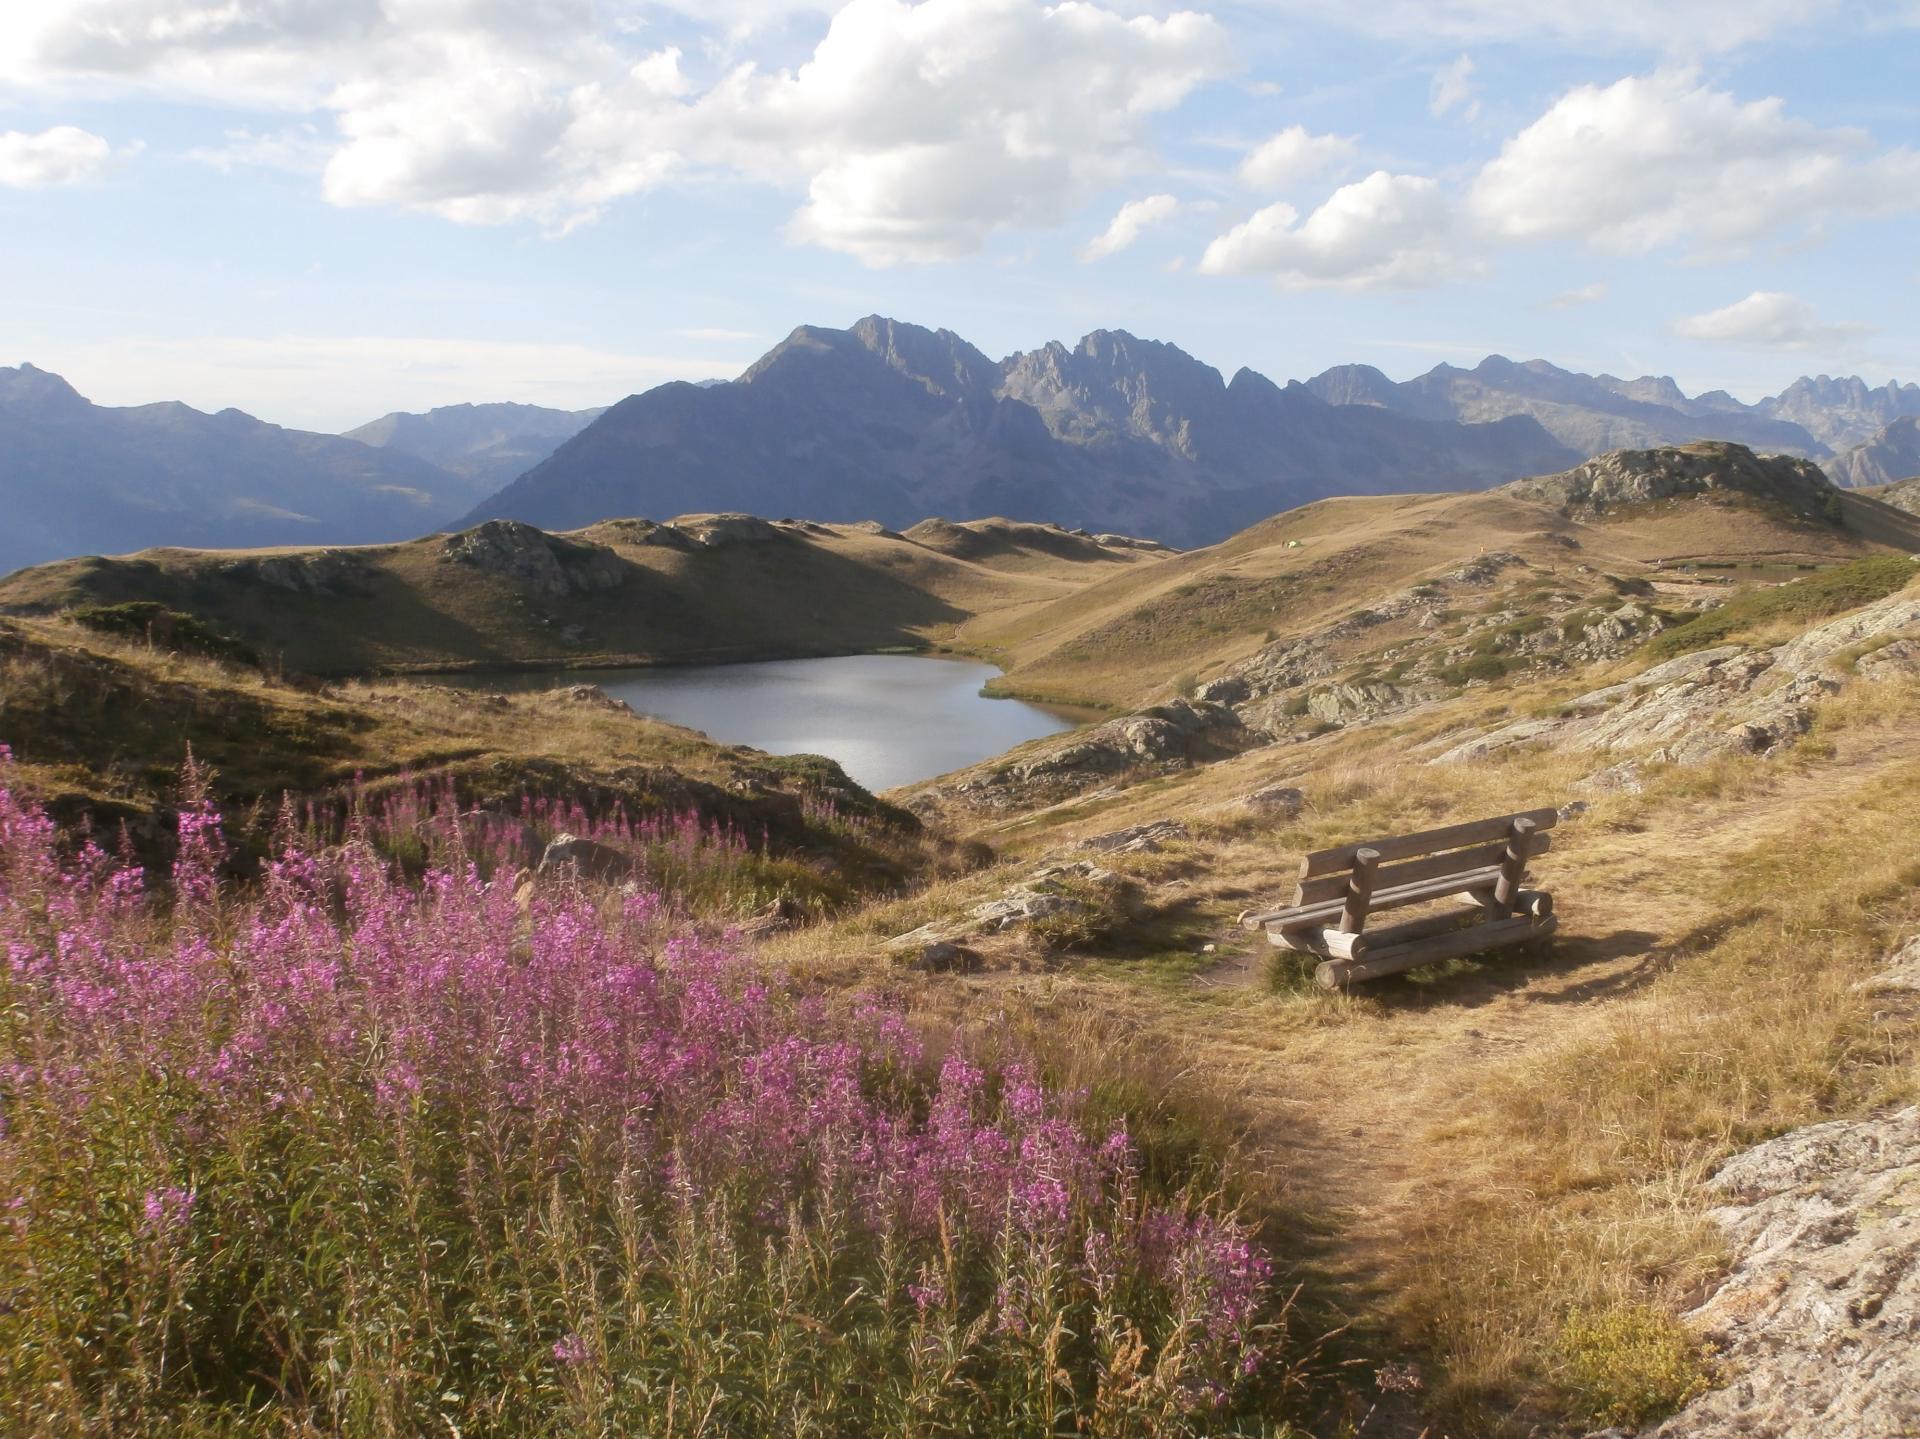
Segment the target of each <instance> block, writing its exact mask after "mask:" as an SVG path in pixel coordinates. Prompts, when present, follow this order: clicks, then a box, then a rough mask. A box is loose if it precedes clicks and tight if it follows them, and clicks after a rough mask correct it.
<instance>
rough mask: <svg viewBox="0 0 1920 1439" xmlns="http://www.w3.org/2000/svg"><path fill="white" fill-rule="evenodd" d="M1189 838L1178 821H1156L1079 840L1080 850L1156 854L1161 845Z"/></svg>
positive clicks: (1104, 852)
mask: <svg viewBox="0 0 1920 1439" xmlns="http://www.w3.org/2000/svg"><path fill="white" fill-rule="evenodd" d="M1190 837H1191V835H1190V833H1189V831H1188V829H1187V827H1186V826H1185V825H1184V824H1181V823H1180V822H1179V821H1178V820H1171V819H1157V820H1154V821H1153V822H1152V823H1150V824H1136V825H1134V826H1132V827H1131V828H1129V829H1116V830H1113V831H1112V832H1110V833H1108V834H1096V835H1093V836H1091V837H1090V838H1087V839H1083V840H1081V841H1080V848H1081V849H1091V850H1097V851H1099V852H1100V853H1102V854H1158V853H1160V847H1161V845H1162V844H1163V843H1166V842H1169V841H1172V840H1181V839H1188V838H1190Z"/></svg>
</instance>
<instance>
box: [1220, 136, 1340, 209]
mask: <svg viewBox="0 0 1920 1439" xmlns="http://www.w3.org/2000/svg"><path fill="white" fill-rule="evenodd" d="M1354 144H1355V142H1354V140H1353V138H1352V137H1351V136H1347V135H1314V134H1310V133H1308V131H1307V127H1306V126H1304V125H1290V126H1288V127H1287V128H1286V129H1284V130H1282V131H1281V132H1280V133H1279V134H1277V135H1274V136H1272V137H1271V138H1270V139H1267V140H1263V141H1261V142H1260V143H1259V144H1258V145H1256V146H1254V147H1253V149H1251V150H1249V151H1248V152H1247V158H1246V159H1244V160H1242V161H1241V162H1240V179H1241V181H1242V182H1243V183H1244V184H1247V185H1250V186H1252V187H1253V188H1254V189H1256V190H1264V191H1266V192H1268V193H1269V194H1275V193H1278V192H1279V191H1282V190H1285V189H1287V188H1288V187H1289V186H1291V185H1295V184H1298V183H1299V182H1300V181H1302V180H1310V179H1312V178H1313V177H1314V176H1315V175H1318V174H1320V173H1321V172H1323V171H1325V170H1330V169H1332V168H1333V167H1334V166H1335V165H1338V164H1340V163H1341V162H1342V161H1344V160H1347V159H1349V158H1350V157H1351V156H1352V155H1353V151H1354Z"/></svg>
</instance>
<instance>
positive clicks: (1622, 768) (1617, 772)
mask: <svg viewBox="0 0 1920 1439" xmlns="http://www.w3.org/2000/svg"><path fill="white" fill-rule="evenodd" d="M1573 787H1574V788H1575V789H1577V790H1580V791H1582V792H1584V793H1586V794H1639V793H1641V792H1642V791H1643V790H1645V789H1646V787H1647V782H1646V778H1645V776H1644V775H1643V773H1642V771H1641V767H1640V761H1639V760H1636V759H1626V760H1621V761H1620V763H1619V764H1611V765H1608V766H1607V767H1606V768H1605V769H1600V770H1595V771H1594V772H1593V773H1592V774H1590V775H1588V776H1587V777H1586V778H1585V779H1580V780H1575V781H1574V783H1573Z"/></svg>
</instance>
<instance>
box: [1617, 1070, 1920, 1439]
mask: <svg viewBox="0 0 1920 1439" xmlns="http://www.w3.org/2000/svg"><path fill="white" fill-rule="evenodd" d="M1713 1187H1714V1188H1715V1189H1716V1190H1717V1191H1719V1192H1720V1193H1721V1194H1722V1195H1724V1196H1725V1199H1726V1203H1725V1204H1724V1205H1723V1206H1721V1207H1720V1208H1718V1209H1715V1210H1714V1211H1713V1214H1712V1217H1713V1219H1714V1221H1715V1222H1716V1223H1717V1224H1719V1226H1720V1228H1721V1229H1722V1230H1723V1231H1724V1233H1725V1234H1726V1236H1727V1240H1728V1243H1729V1244H1730V1246H1731V1248H1732V1250H1733V1253H1734V1263H1733V1268H1732V1270H1731V1272H1730V1273H1729V1274H1728V1275H1727V1278H1726V1281H1725V1283H1723V1284H1722V1285H1721V1286H1720V1288H1719V1289H1718V1290H1717V1291H1716V1292H1715V1293H1714V1295H1713V1297H1712V1298H1710V1299H1708V1300H1707V1302H1706V1303H1705V1304H1703V1305H1701V1306H1700V1307H1699V1308H1698V1309H1696V1310H1695V1311H1694V1312H1693V1313H1692V1314H1691V1315H1689V1316H1688V1318H1689V1321H1690V1322H1691V1323H1692V1324H1693V1325H1694V1326H1695V1327H1696V1328H1697V1329H1699V1330H1700V1331H1701V1332H1702V1333H1703V1334H1704V1335H1705V1337H1706V1338H1707V1340H1708V1342H1709V1343H1711V1344H1712V1345H1713V1347H1714V1348H1715V1349H1716V1350H1717V1351H1718V1355H1719V1361H1720V1366H1721V1368H1722V1369H1723V1371H1725V1372H1727V1373H1728V1374H1729V1375H1730V1379H1729V1381H1728V1382H1727V1383H1726V1384H1725V1385H1724V1386H1723V1387H1721V1388H1718V1389H1714V1390H1712V1391H1710V1392H1708V1393H1706V1394H1703V1395H1701V1396H1700V1397H1699V1398H1698V1399H1696V1400H1694V1401H1693V1402H1692V1403H1691V1404H1689V1405H1687V1407H1686V1408H1685V1409H1683V1410H1682V1411H1681V1412H1680V1413H1678V1414H1676V1415H1674V1416H1673V1417H1672V1418H1670V1419H1668V1420H1667V1421H1666V1422H1665V1423H1662V1424H1660V1425H1658V1426H1656V1427H1655V1428H1653V1429H1651V1430H1649V1431H1647V1434H1646V1435H1645V1436H1644V1439H1755V1436H1762V1435H1764V1436H1766V1439H1894V1436H1898V1435H1911V1434H1920V1343H1916V1342H1915V1340H1916V1336H1920V1108H1908V1109H1903V1110H1900V1111H1899V1112H1898V1113H1894V1114H1887V1115H1883V1116H1881V1117H1879V1118H1874V1119H1860V1120H1840V1121H1836V1122H1834V1123H1830V1124H1816V1125H1813V1126H1812V1127H1810V1128H1807V1129H1800V1130H1795V1131H1794V1132H1793V1133H1791V1134H1784V1135H1782V1136H1780V1137H1779V1138H1778V1139H1773V1140H1769V1141H1768V1142H1767V1143H1765V1144H1762V1145H1760V1146H1759V1147H1758V1148H1755V1149H1750V1150H1748V1151H1747V1152H1746V1153H1744V1154H1741V1155H1739V1156H1737V1157H1735V1158H1734V1159H1732V1160H1729V1161H1728V1162H1727V1163H1726V1164H1725V1165H1724V1166H1723V1167H1722V1168H1721V1170H1720V1172H1719V1173H1718V1174H1717V1175H1715V1176H1714V1179H1713Z"/></svg>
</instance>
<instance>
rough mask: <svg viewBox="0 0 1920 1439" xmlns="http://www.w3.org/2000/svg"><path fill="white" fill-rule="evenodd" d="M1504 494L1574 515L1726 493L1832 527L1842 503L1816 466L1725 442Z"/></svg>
mask: <svg viewBox="0 0 1920 1439" xmlns="http://www.w3.org/2000/svg"><path fill="white" fill-rule="evenodd" d="M1502 492H1503V493H1505V494H1510V495H1514V496H1516V497H1517V498H1519V499H1523V500H1533V501H1535V502H1537V503H1539V504H1544V505H1552V506H1554V507H1555V508H1557V509H1559V510H1562V511H1564V512H1566V513H1569V514H1577V513H1582V512H1585V513H1595V512H1603V511H1606V510H1614V509H1619V508H1621V507H1623V506H1626V505H1637V504H1646V503H1649V502H1651V501H1654V500H1671V499H1678V498H1681V497H1683V496H1689V495H1705V494H1710V493H1714V492H1721V493H1738V494H1743V495H1746V496H1749V497H1751V498H1753V499H1759V500H1768V501H1772V502H1773V503H1776V504H1780V505H1784V506H1785V507H1786V508H1787V509H1789V510H1790V511H1792V512H1793V513H1794V514H1796V515H1799V516H1800V517H1802V518H1803V519H1808V520H1821V521H1828V522H1831V521H1832V520H1833V519H1834V518H1835V516H1834V512H1833V510H1832V508H1831V507H1832V505H1833V504H1835V503H1836V500H1835V490H1834V487H1833V483H1832V481H1830V480H1829V479H1828V478H1827V477H1826V475H1825V474H1824V473H1822V471H1821V469H1820V467H1819V466H1818V465H1816V464H1814V463H1813V462H1812V461H1810V460H1798V459H1793V458H1791V457H1789V456H1786V455H1764V456H1762V455H1756V454H1754V453H1753V451H1752V450H1749V449H1748V448H1747V447H1746V446H1745V445H1732V444H1722V443H1718V442H1702V443H1698V444H1691V445H1673V446H1669V447H1665V448H1662V449H1654V450H1615V451H1614V452H1612V453H1611V454H1605V455H1600V456H1598V457H1596V458H1594V459H1591V460H1588V461H1587V462H1586V463H1585V464H1584V465H1576V466H1575V467H1574V468H1573V469H1571V470H1567V471H1565V472H1563V473H1561V474H1557V475H1542V476H1540V477H1538V478H1536V479H1530V480H1519V481H1516V482H1515V483H1513V484H1511V485H1507V486H1505V487H1504V488H1503V491H1502Z"/></svg>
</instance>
